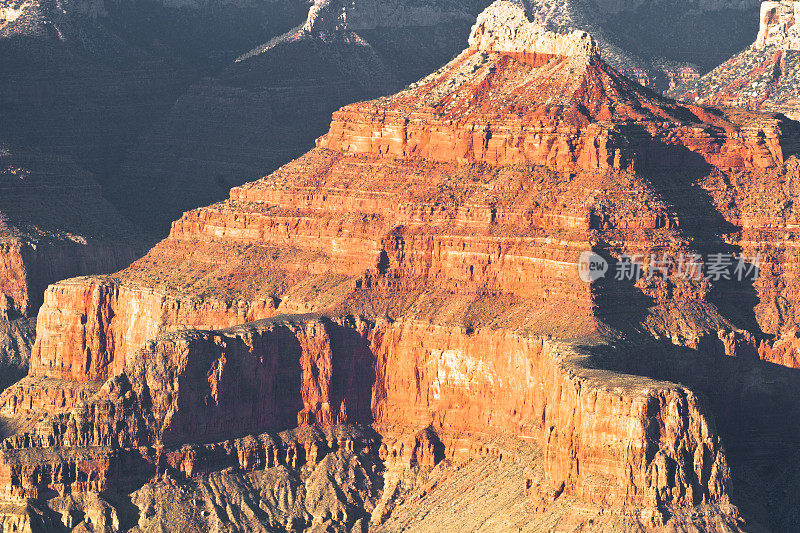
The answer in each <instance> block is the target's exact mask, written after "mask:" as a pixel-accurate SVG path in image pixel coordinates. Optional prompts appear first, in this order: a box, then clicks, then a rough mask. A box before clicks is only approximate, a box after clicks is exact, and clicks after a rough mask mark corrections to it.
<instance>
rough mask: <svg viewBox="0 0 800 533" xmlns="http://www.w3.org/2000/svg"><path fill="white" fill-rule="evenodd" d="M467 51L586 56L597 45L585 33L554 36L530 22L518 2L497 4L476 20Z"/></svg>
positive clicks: (522, 5)
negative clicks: (469, 49) (470, 49)
mask: <svg viewBox="0 0 800 533" xmlns="http://www.w3.org/2000/svg"><path fill="white" fill-rule="evenodd" d="M469 45H470V48H472V49H476V50H481V51H486V52H518V53H536V54H547V55H554V56H586V57H587V58H588V57H591V56H592V55H594V54H596V53H597V45H596V43H595V41H594V39H593V38H592V36H591V35H589V34H588V33H586V32H585V31H580V30H574V31H571V32H569V33H555V32H552V31H549V30H547V29H545V28H544V27H542V26H541V25H540V24H536V23H534V22H532V21H531V20H529V18H528V16H527V15H526V10H525V6H524V4H523V3H522V2H521V1H510V0H497V1H496V2H494V3H493V4H492V5H491V6H489V7H488V8H487V9H486V10H485V11H484V12H483V13H481V14H480V15H479V16H478V19H477V21H476V22H475V25H474V26H473V27H472V33H471V34H470V37H469Z"/></svg>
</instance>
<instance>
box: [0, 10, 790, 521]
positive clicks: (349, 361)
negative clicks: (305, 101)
mask: <svg viewBox="0 0 800 533" xmlns="http://www.w3.org/2000/svg"><path fill="white" fill-rule="evenodd" d="M319 4H320V6H321V7H324V6H322V4H323V3H319ZM326 5H327V4H326ZM315 6H316V5H315ZM532 18H533V17H532V15H531V14H530V13H529V12H528V11H526V10H525V9H524V8H523V7H521V6H519V5H517V4H515V3H513V2H506V1H502V0H501V1H499V2H495V3H494V4H493V5H492V6H490V7H489V8H488V9H487V10H486V11H485V12H484V13H482V14H481V15H480V16H479V17H478V19H477V22H476V23H475V25H474V26H473V29H472V33H471V37H470V40H469V48H468V49H467V50H465V51H464V52H462V53H461V54H460V55H458V56H457V57H456V58H455V59H453V60H452V61H451V62H450V63H448V64H447V65H445V66H444V67H442V68H441V69H439V70H438V71H436V72H435V73H433V74H431V75H430V76H428V77H426V78H423V79H422V80H420V81H419V82H417V83H415V84H412V85H411V86H410V87H408V88H407V89H406V90H404V91H402V92H400V93H398V94H396V95H394V96H391V97H384V98H379V99H377V100H373V101H370V102H361V103H357V104H352V105H348V106H346V107H344V108H342V109H341V110H339V111H337V112H336V113H335V114H334V116H333V120H332V122H331V125H330V128H329V130H328V132H327V133H326V134H325V135H324V136H322V137H320V138H319V139H318V140H317V147H316V148H315V149H313V150H311V151H310V152H308V153H307V154H305V155H303V156H302V157H300V158H298V159H296V160H294V161H292V162H290V163H288V164H286V165H284V166H283V167H281V168H280V169H278V170H277V171H275V172H274V173H273V174H271V175H269V176H267V177H265V178H263V179H261V180H258V181H255V182H251V183H247V184H245V185H242V186H240V187H235V188H233V189H232V190H231V191H230V195H229V198H228V199H227V200H225V201H222V202H219V203H216V204H213V205H211V206H208V207H205V208H200V209H195V210H193V211H190V212H187V213H185V214H184V215H183V216H182V217H181V218H180V219H179V220H177V221H175V222H174V223H173V224H172V228H171V232H170V235H169V237H168V238H166V239H165V240H163V241H162V242H160V243H159V244H158V245H156V246H155V247H154V248H153V249H151V250H150V252H149V253H148V254H147V255H146V256H144V257H143V258H141V259H140V260H138V261H136V262H134V263H133V264H132V265H131V266H130V267H128V268H126V269H125V270H122V271H120V272H117V273H115V274H112V275H108V276H92V277H81V278H73V279H69V280H65V281H62V282H59V283H56V284H53V285H51V286H50V287H49V288H48V289H47V292H46V293H45V298H44V303H43V304H42V307H41V310H40V313H39V315H38V318H37V340H36V344H35V346H34V349H33V353H32V357H31V365H30V366H31V368H30V372H29V376H28V377H27V378H25V379H24V380H22V381H21V382H20V383H19V384H17V385H16V386H14V387H12V388H10V389H8V390H6V391H5V392H4V393H3V394H2V395H1V396H0V414H2V415H3V416H4V417H5V420H4V422H5V431H4V433H5V435H6V438H5V440H4V441H3V443H2V461H0V481H2V488H3V490H4V492H3V494H4V497H5V499H6V501H7V503H8V505H9V506H14V507H13V509H15V511H13V512H11V511H9V513H8V517H9V518H8V520H9V522H8V523H11V521H14V520H16V521H17V522H16V523H20V524H22V523H23V522H25V521H26V520H27V523H33V521H34V519H35V518H36V516H38V515H36V513H35V512H34V509H39V510H40V511H41V513H42V515H41V517H44V518H47V517H49V519H52V520H59V521H61V523H64V524H66V523H67V522H69V521H70V520H73V521H72V522H69V523H70V524H72V525H75V526H76V527H78V526H81V524H82V523H83V524H84V526H85V523H86V522H85V519H82V520H78V519H79V518H81V517H82V516H84V517H89V520H90V521H94V520H97V519H96V518H92V517H97V516H98V514H102V516H104V517H105V518H104V520H105V522H104V523H106V524H112V526H111V527H119V528H120V529H130V528H134V527H139V528H142V529H148V528H150V527H154V528H156V527H165V524H169V525H170V527H184V528H186V529H189V530H202V529H203V528H206V527H223V526H225V527H233V528H237V527H238V528H240V529H246V528H252V527H254V526H253V525H254V524H257V523H258V524H261V525H262V526H263V527H267V526H266V525H267V524H268V525H269V527H273V528H284V529H290V528H297V529H311V530H314V528H326V527H327V528H330V529H332V530H335V531H352V530H353V529H354V528H355V529H356V531H359V530H361V531H363V530H365V529H370V528H371V529H372V530H376V531H381V530H386V531H393V530H397V529H402V528H412V529H413V528H419V529H420V530H423V529H425V528H428V529H436V528H437V527H438V528H441V524H442V521H452V523H453V524H460V525H461V527H463V528H465V529H468V530H480V529H481V528H482V527H484V528H485V527H489V526H488V525H486V524H492V526H493V527H494V529H495V530H498V531H514V530H517V531H519V529H523V530H530V531H535V530H537V529H538V530H541V529H555V528H562V529H574V530H581V529H582V530H588V529H597V530H608V529H611V528H619V529H625V530H630V529H644V530H647V529H656V530H662V531H669V530H684V531H706V530H717V531H739V530H748V529H752V528H757V527H759V525H764V526H766V527H770V528H774V529H776V530H780V528H781V527H790V528H791V527H792V526H793V524H795V518H794V517H793V515H792V514H791V512H788V511H786V507H785V505H784V502H785V501H786V500H785V498H784V496H781V495H780V494H778V493H777V492H775V491H774V489H773V488H770V481H769V476H768V474H767V473H768V472H771V471H774V469H775V468H776V465H778V464H780V461H785V460H786V458H787V454H790V453H791V452H787V451H786V450H787V449H789V450H792V449H794V448H793V446H796V444H794V443H796V439H797V437H798V435H796V432H795V431H794V430H793V429H791V428H793V427H798V426H797V424H795V423H794V422H795V421H796V419H797V418H798V416H797V415H798V410H797V409H796V407H795V406H796V405H797V403H796V402H797V400H798V399H797V397H796V396H797V392H796V391H797V390H800V389H798V387H797V383H796V376H794V374H793V372H794V371H793V370H792V369H790V368H787V367H786V366H780V365H777V364H774V363H767V362H765V361H763V360H762V359H769V360H770V361H775V362H781V363H782V364H785V365H787V366H791V365H790V364H787V362H788V363H791V361H792V360H793V358H794V356H793V355H792V348H791V347H792V346H793V345H794V344H796V343H793V341H792V340H791V339H792V337H791V336H792V335H793V331H795V330H796V327H795V319H794V309H795V307H796V306H797V304H798V298H799V297H798V293H797V291H795V290H794V282H793V281H792V280H793V279H794V277H793V273H794V268H795V267H794V265H795V264H796V261H795V260H794V255H793V252H792V251H791V250H792V247H791V246H790V243H791V242H792V240H793V237H792V235H793V232H794V231H796V226H797V224H795V223H794V220H795V218H796V217H795V208H794V206H795V203H796V202H795V196H796V194H797V192H796V191H795V189H796V187H795V183H794V182H795V180H796V178H797V176H796V169H797V167H798V162H797V159H796V157H795V156H794V154H795V153H796V152H797V149H798V147H799V146H800V144H798V143H800V125H798V124H797V123H795V122H793V121H791V120H789V119H787V118H786V117H784V116H782V115H770V114H760V113H755V112H748V111H741V110H726V111H721V110H717V109H712V108H704V107H700V106H696V105H687V104H680V103H677V102H675V101H672V100H668V99H666V98H662V97H659V96H657V95H656V94H654V93H653V92H651V91H649V90H647V89H645V88H644V87H642V86H640V85H637V84H635V83H633V82H631V81H630V80H628V79H627V78H625V77H624V76H622V75H620V74H619V73H618V72H617V71H616V70H614V69H613V68H612V67H610V66H609V65H608V64H607V63H605V62H604V61H603V59H602V57H601V53H600V47H599V46H598V44H597V42H596V41H595V39H594V38H593V37H591V36H590V35H588V34H586V33H583V32H574V31H569V32H561V33H554V32H551V31H547V30H544V29H542V27H541V26H540V25H539V24H537V23H536V22H535V21H532V20H531V19H532ZM336 20H337V21H338V19H336ZM337 23H338V22H337ZM765 191H770V193H769V194H765ZM775 191H779V192H775ZM586 253H592V254H594V255H593V257H597V258H599V259H602V261H604V262H605V263H606V264H607V266H608V269H609V270H608V272H607V275H606V276H605V277H602V278H596V279H594V281H592V282H585V281H582V280H581V275H580V270H579V263H580V261H581V260H580V258H581V256H582V255H584V254H586ZM715 255H716V256H725V257H727V258H729V259H730V261H731V263H732V264H731V267H733V266H735V265H736V264H737V262H738V263H741V266H742V268H745V267H746V268H747V272H748V274H747V276H746V277H745V276H739V277H737V275H736V271H734V270H731V271H730V272H729V273H728V274H729V275H725V276H723V275H719V276H714V275H711V273H712V271H711V270H708V269H710V268H711V267H710V265H709V264H707V263H710V262H711V258H712V257H713V256H715ZM686 256H691V257H698V258H700V259H698V260H697V261H698V262H699V263H698V267H700V268H703V269H704V274H708V275H702V276H692V275H687V272H686V271H685V270H684V269H683V266H685V265H683V264H682V263H678V258H679V257H686ZM628 257H638V258H639V261H641V263H642V265H641V270H642V273H643V275H642V276H641V277H640V278H639V279H633V278H628V277H625V276H617V275H616V274H617V273H618V272H619V271H621V269H622V267H624V265H625V263H626V258H628ZM659 258H660V261H659ZM665 258H671V261H670V262H667V261H666V259H665ZM718 258H719V257H718ZM759 265H760V270H758V269H757V268H755V269H754V268H753V267H757V266H759ZM754 272H755V273H758V274H759V276H757V277H756V276H755V275H754ZM778 336H782V340H777V337H778ZM769 354H773V355H769ZM678 382H680V383H686V385H679V384H677V383H678ZM728 399H730V400H731V401H730V403H726V400H728ZM775 413H780V416H782V417H784V419H785V420H784V422H785V423H784V426H785V428H784V429H780V430H776V429H775V428H773V431H772V432H769V433H764V428H765V427H768V426H766V422H767V421H768V420H774V417H775V416H776V415H775ZM770 416H772V418H770ZM334 428H339V429H334ZM336 432H340V433H338V434H337V435H336V436H335V437H334V434H336ZM759 432H761V433H759ZM345 434H346V435H345ZM759 434H764V435H766V436H768V437H769V440H767V441H766V444H765V443H764V442H762V441H760V440H759V439H758V438H757V435H759ZM754 436H756V437H755V438H754ZM755 450H766V452H765V455H764V456H761V457H759V458H758V462H755V463H754V462H753V461H752V460H751V459H748V457H752V455H753V453H752V452H754V451H755ZM323 461H324V462H325V464H324V465H323ZM320 465H322V466H320ZM787 479H788V480H789V481H787V483H791V481H790V480H791V479H792V478H791V477H788V478H787ZM326 480H327V481H326ZM491 485H496V486H498V487H501V488H500V489H497V490H494V491H490V490H488V489H487V491H486V493H485V494H483V495H477V494H476V491H478V489H477V488H476V487H489V486H491ZM459 488H460V489H461V491H462V492H463V494H470V495H475V496H476V498H477V500H476V501H477V502H479V504H480V509H478V510H476V507H477V506H476V505H473V506H470V505H468V504H467V503H466V502H465V500H464V497H463V496H459V495H458V493H459ZM98 493H100V494H101V495H102V498H101V500H99V501H98V500H97V499H93V498H94V496H96V495H97V494H98ZM523 494H524V495H525V498H524V499H523V501H521V502H519V503H514V504H512V503H511V501H512V500H515V501H518V500H520V499H519V496H520V495H523ZM752 494H764V495H765V496H764V497H763V498H761V497H759V498H753V497H752ZM126 495H131V496H130V499H128V498H127V497H126ZM748 495H750V497H748ZM115 498H120V500H119V501H117V502H116V503H115V502H114V501H112V500H114V499H115ZM451 498H452V500H450V499H451ZM781 498H784V499H781ZM443 499H447V500H449V501H452V503H453V505H454V506H460V508H466V509H473V513H474V514H471V515H470V516H469V517H467V516H466V515H464V513H459V512H458V510H457V509H456V510H452V509H449V510H448V509H441V508H439V507H438V506H437V505H436V502H440V501H443ZM120 501H121V502H122V504H120V503H119V502H120ZM125 501H128V502H132V503H133V504H134V507H136V509H133V508H131V506H130V504H128V505H127V506H126V505H125V504H124V502H125ZM172 502H178V503H172ZM26 503H29V505H31V506H32V507H31V508H30V509H28V508H25V509H23V510H20V509H21V508H22V507H23V506H24V505H25V504H26ZM511 508H513V509H515V510H516V512H518V513H519V514H518V515H516V517H519V520H517V518H516V517H512V518H503V517H504V516H506V517H507V516H508V515H509V512H508V510H509V509H511ZM223 509H224V512H223ZM256 509H261V511H257V510H256ZM80 513H83V515H81V514H80ZM426 516H427V517H428V518H425V517H426ZM59 517H61V518H59ZM70 517H77V518H75V519H73V518H70ZM472 517H482V518H483V520H484V521H483V522H478V521H477V518H476V519H475V520H472ZM44 518H41V519H42V520H44ZM36 519H38V518H36ZM115 520H117V522H116V523H117V524H118V526H115V525H113V524H115ZM68 527H72V526H68Z"/></svg>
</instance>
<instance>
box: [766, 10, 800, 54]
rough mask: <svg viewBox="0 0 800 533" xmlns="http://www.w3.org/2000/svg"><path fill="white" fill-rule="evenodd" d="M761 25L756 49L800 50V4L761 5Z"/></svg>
mask: <svg viewBox="0 0 800 533" xmlns="http://www.w3.org/2000/svg"><path fill="white" fill-rule="evenodd" d="M760 21H761V25H760V28H759V31H758V37H757V38H756V42H755V46H756V48H760V49H763V48H767V47H769V46H782V47H784V48H785V49H787V50H800V27H798V24H797V23H798V21H800V2H794V1H769V2H764V3H762V4H761V19H760Z"/></svg>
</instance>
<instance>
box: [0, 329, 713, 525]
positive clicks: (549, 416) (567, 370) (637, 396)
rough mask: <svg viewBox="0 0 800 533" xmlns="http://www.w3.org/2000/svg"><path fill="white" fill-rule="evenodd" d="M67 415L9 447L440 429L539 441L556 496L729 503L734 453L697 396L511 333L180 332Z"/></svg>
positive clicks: (451, 448) (660, 504) (454, 453)
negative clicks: (306, 430)
mask: <svg viewBox="0 0 800 533" xmlns="http://www.w3.org/2000/svg"><path fill="white" fill-rule="evenodd" d="M131 393H132V395H131ZM61 420H62V421H59V419H58V418H56V419H53V421H52V422H50V423H47V424H43V425H42V427H43V430H44V431H42V432H38V431H37V433H33V434H30V435H21V436H16V437H13V438H12V439H9V440H7V441H6V445H7V446H11V447H13V448H14V449H16V448H17V447H18V446H22V447H23V448H24V449H26V448H27V447H29V446H34V447H35V446H37V445H42V444H43V443H45V442H48V443H49V444H50V445H51V446H52V445H55V446H57V447H67V448H66V449H69V447H70V446H76V445H77V446H88V445H92V446H102V445H109V444H112V443H118V444H119V445H120V446H123V447H129V448H135V447H137V446H139V447H140V446H153V445H158V446H161V445H165V446H168V447H170V446H173V447H174V446H176V445H179V444H181V443H184V442H207V441H209V440H211V441H213V440H214V439H216V438H220V437H222V436H225V435H237V434H247V433H258V432H260V431H263V430H265V429H271V430H276V429H282V428H285V427H293V426H295V425H298V426H301V427H302V426H307V425H316V426H321V427H326V426H329V425H331V424H336V423H340V424H341V423H362V424H365V423H370V422H372V421H373V420H374V422H375V423H376V424H377V427H379V428H384V429H383V430H382V434H384V435H386V436H387V437H391V436H393V435H403V434H409V433H410V434H414V433H415V432H416V431H419V430H421V429H424V428H431V429H432V430H433V431H435V432H436V433H437V434H438V439H441V442H442V443H443V446H444V449H443V450H442V451H441V452H437V453H441V454H444V455H443V456H449V457H452V458H453V459H454V460H458V461H465V460H467V459H469V457H470V454H471V448H469V447H468V448H466V449H465V448H463V446H464V444H463V441H462V440H461V438H460V437H458V436H461V435H470V434H476V435H477V434H483V435H492V434H493V435H497V436H513V437H527V438H533V439H534V441H535V442H536V443H537V444H538V445H539V446H540V447H541V448H542V453H543V461H544V468H545V480H546V481H547V483H549V484H550V486H551V487H552V490H553V491H554V493H556V494H560V493H561V492H562V491H566V493H567V494H571V495H575V496H577V497H579V498H580V499H582V500H584V501H587V502H589V503H592V504H596V505H600V506H619V505H624V506H633V507H634V508H640V509H649V510H654V509H659V508H664V506H666V507H670V506H686V505H688V506H693V505H699V504H717V503H723V504H724V503H725V502H726V501H727V496H726V484H727V483H728V476H729V474H728V469H727V465H726V462H725V458H724V455H723V452H722V450H721V448H720V443H719V440H718V437H717V436H716V435H715V433H714V430H713V428H712V427H710V426H709V424H708V421H707V420H706V417H705V414H704V408H703V407H702V406H701V405H700V404H699V402H698V399H697V398H696V397H695V396H694V394H693V393H691V392H690V391H687V390H686V389H683V388H681V387H679V386H676V385H671V384H668V383H663V382H654V381H650V380H647V379H643V378H638V377H635V376H612V375H611V374H610V373H609V372H606V371H600V370H589V369H587V368H586V367H585V362H584V361H582V360H581V358H580V357H579V356H577V354H576V353H575V352H574V351H573V350H572V349H571V348H569V347H568V346H566V345H559V344H554V343H551V342H548V341H543V340H541V339H531V338H525V337H520V336H518V335H515V334H513V333H509V332H506V331H491V330H475V331H471V332H467V331H465V330H463V329H454V328H446V327H441V326H431V325H430V324H425V323H416V322H395V323H388V322H382V323H378V324H375V325H374V326H373V325H371V324H369V323H366V322H362V321H344V322H342V323H341V324H337V323H336V322H333V321H331V320H329V319H325V318H322V319H320V318H313V317H312V318H306V319H304V318H292V319H274V320H268V321H264V322H256V323H253V324H250V325H245V326H238V327H236V328H233V329H231V330H224V331H221V332H213V333H201V332H185V333H176V334H172V335H169V336H167V337H161V338H158V339H157V340H155V341H152V342H150V343H148V345H147V347H146V348H144V349H143V350H140V351H138V352H137V353H136V355H135V356H134V357H133V358H132V360H131V361H130V362H129V364H128V365H127V366H126V368H125V369H124V370H123V371H122V373H121V375H120V376H119V377H117V378H116V379H114V380H111V381H109V382H108V383H107V384H106V385H105V386H104V387H103V389H102V390H101V391H100V392H99V393H98V395H97V397H96V399H94V400H92V401H91V402H89V404H88V405H87V406H86V407H79V408H76V409H74V410H73V411H72V413H71V414H70V415H68V416H66V417H62V419H61ZM46 428H50V429H49V430H45V429H46ZM31 453H33V452H31ZM401 453H405V452H401ZM304 454H305V455H306V457H308V452H307V451H306V452H304ZM257 456H258V454H257V453H256V454H255V455H254V457H257ZM241 457H243V456H241V454H240V461H239V462H240V465H242V466H243V467H244V468H245V469H249V468H253V467H257V466H258V465H257V464H252V462H251V461H250V460H249V459H248V460H247V461H248V462H245V463H242V462H241V461H242V459H241ZM434 462H435V461H434ZM6 463H14V460H12V459H11V458H10V457H7V458H6ZM177 464H184V462H183V460H181V461H179V462H178V463H176V465H177ZM579 465H580V466H579ZM108 468H109V469H111V468H112V465H111V464H109V465H108ZM182 468H183V467H182ZM194 469H195V467H191V468H190V470H189V472H190V473H191V472H192V471H193V470H194ZM108 475H109V476H112V477H111V478H107V477H106V474H100V478H99V479H101V480H107V481H105V482H109V483H110V482H111V480H112V479H113V475H116V474H108ZM119 475H125V474H124V473H120V474H119ZM75 479H76V480H78V481H79V479H78V478H75ZM76 482H77V481H76ZM39 483H41V484H42V485H44V486H47V485H49V484H50V483H55V481H48V480H47V479H44V478H42V480H41V481H40V482H39ZM11 485H12V487H14V488H13V490H15V491H22V492H23V493H24V492H25V491H29V490H30V489H26V488H25V487H24V486H17V485H15V484H14V483H11ZM53 488H56V487H53ZM87 489H91V487H86V488H84V487H83V486H81V485H72V487H71V489H70V490H72V491H73V492H74V491H78V492H80V491H83V490H87ZM643 512H644V511H643ZM650 512H651V511H647V512H646V513H645V514H647V513H650ZM642 516H645V515H644V514H643V515H642ZM647 516H649V514H647ZM657 516H660V515H657ZM661 519H663V518H661ZM661 519H659V520H661Z"/></svg>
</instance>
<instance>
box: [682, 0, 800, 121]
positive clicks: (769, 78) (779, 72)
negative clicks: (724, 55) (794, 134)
mask: <svg viewBox="0 0 800 533" xmlns="http://www.w3.org/2000/svg"><path fill="white" fill-rule="evenodd" d="M798 9H800V3H798V2H793V1H783V2H764V3H762V4H761V19H760V23H761V25H760V29H759V32H758V36H757V38H756V41H755V43H754V44H753V45H752V46H750V47H749V48H747V49H746V50H745V51H743V52H741V53H740V54H738V55H735V56H734V57H732V58H731V59H729V60H728V61H726V62H725V63H723V64H722V65H720V66H719V67H717V68H716V69H714V70H713V71H711V72H709V73H708V74H706V75H705V76H703V77H702V78H698V79H696V80H691V81H688V82H687V83H685V84H683V85H679V86H678V87H675V88H674V89H671V90H670V91H669V93H668V94H669V95H671V96H673V97H675V98H680V99H683V100H686V101H690V102H694V103H698V104H704V105H717V106H736V107H746V108H749V109H754V110H759V111H769V112H780V113H785V114H786V115H787V116H789V117H791V118H793V119H797V118H799V117H800V111H799V110H800V102H798V99H797V95H796V91H795V87H796V83H797V79H798V73H800V65H799V63H798V61H800V30H799V29H798V26H797V25H796V22H795V20H796V14H797V13H798Z"/></svg>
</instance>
